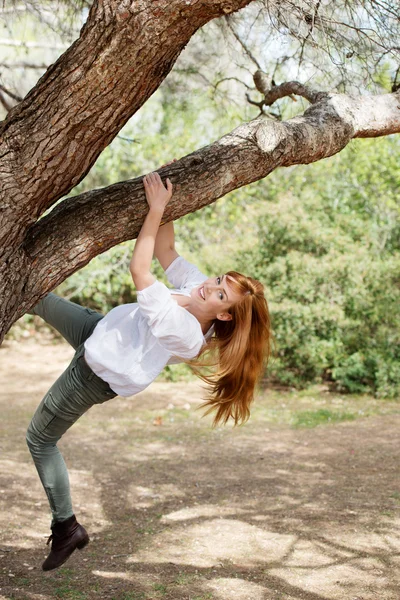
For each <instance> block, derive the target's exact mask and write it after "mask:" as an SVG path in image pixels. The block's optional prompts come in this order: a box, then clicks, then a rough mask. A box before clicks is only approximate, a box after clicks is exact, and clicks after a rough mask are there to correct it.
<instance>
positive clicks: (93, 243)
mask: <svg viewBox="0 0 400 600" xmlns="http://www.w3.org/2000/svg"><path fill="white" fill-rule="evenodd" d="M250 4H252V5H254V7H255V10H256V13H255V14H256V16H257V19H253V25H252V26H251V31H254V32H257V28H256V25H255V23H256V22H257V20H258V19H264V20H265V19H266V20H267V23H266V25H267V30H268V31H272V29H271V28H272V27H273V26H274V27H275V28H278V29H279V30H280V33H282V32H283V33H285V35H287V36H289V39H291V38H290V36H291V35H292V36H293V31H296V36H295V37H294V38H293V39H294V43H298V41H300V45H298V48H299V49H300V56H299V61H298V62H300V64H301V63H304V61H305V60H306V57H307V51H308V48H309V47H313V48H315V47H317V49H318V47H321V48H322V47H323V42H324V40H325V42H326V41H332V44H334V46H333V49H332V50H330V52H329V56H330V58H332V57H333V58H335V55H338V53H339V52H343V51H345V50H346V52H347V54H346V56H347V57H349V56H350V54H351V52H353V48H355V47H357V48H358V51H359V54H360V60H358V61H357V63H355V69H354V70H355V72H357V73H358V74H359V77H360V78H362V77H363V70H362V68H361V67H360V66H359V65H361V64H362V60H363V57H364V60H367V58H368V57H371V55H372V58H376V53H377V52H378V50H377V49H380V50H379V51H380V52H381V54H382V55H385V56H386V57H387V65H386V69H387V70H389V71H393V78H394V77H395V71H396V69H395V66H396V65H395V64H394V62H393V60H394V59H393V56H395V54H396V52H397V51H398V49H397V48H396V46H395V45H393V43H392V37H393V36H394V34H395V29H396V26H397V25H398V21H396V15H395V13H393V11H391V8H390V5H384V4H382V5H380V6H379V9H377V5H376V3H375V2H374V3H371V4H369V3H365V2H364V3H363V4H362V5H360V6H359V7H357V6H356V5H355V3H350V4H346V3H333V4H331V5H329V7H327V8H324V9H322V7H321V6H320V3H319V2H311V1H310V2H308V3H304V2H302V3H301V4H300V3H297V2H294V3H291V4H290V3H276V4H273V3H267V4H259V3H257V4H256V3H251V2H250V1H249V0H247V1H245V0H242V1H240V0H236V1H230V2H228V1H215V0H214V1H211V0H208V1H206V0H203V1H202V2H198V1H194V0H193V1H190V2H178V1H175V2H162V1H160V2H157V3H154V2H147V1H145V0H143V1H142V2H135V3H132V4H129V3H128V4H126V3H123V2H117V1H116V0H114V1H108V2H105V3H101V4H98V3H94V4H93V6H92V8H91V10H90V13H89V15H88V19H87V21H86V23H85V25H84V27H83V29H82V31H81V34H80V37H79V38H78V39H77V40H76V41H75V42H74V43H73V44H72V46H71V47H70V48H69V49H68V50H67V51H66V52H65V54H64V55H62V56H61V57H60V58H59V59H58V61H57V62H56V63H55V64H53V65H51V66H50V67H49V69H48V70H47V71H46V73H45V74H44V75H43V77H42V78H41V79H40V80H39V82H38V83H37V85H36V86H35V87H34V88H33V89H32V90H31V91H30V92H29V93H28V95H27V96H26V98H25V99H24V100H23V101H22V102H20V103H19V104H18V105H16V106H15V107H14V108H13V109H12V110H11V111H10V112H9V114H8V116H7V117H6V119H5V121H4V122H3V123H2V125H1V128H0V131H1V141H2V144H1V146H0V149H1V150H0V162H1V177H2V192H1V193H2V198H1V206H0V209H1V212H0V240H1V246H2V250H1V260H2V263H1V267H0V268H1V289H0V295H1V304H0V306H1V308H0V311H1V319H2V324H3V326H2V335H4V333H5V331H7V329H8V328H9V326H10V324H11V323H12V322H13V321H14V320H15V319H16V318H17V317H18V316H20V315H21V314H22V313H23V312H24V311H25V310H26V309H27V308H28V307H29V306H31V305H32V304H33V303H34V302H35V301H36V300H37V299H38V298H39V297H41V296H42V295H44V294H45V293H46V292H47V291H49V290H50V289H52V288H54V287H55V286H56V285H57V284H58V283H60V282H61V281H62V280H64V279H65V278H66V277H67V276H68V275H69V274H71V273H72V272H74V271H76V270H77V269H79V268H80V267H81V266H83V265H84V264H86V263H87V262H88V261H89V260H90V259H91V258H93V257H94V256H96V255H97V254H99V253H100V252H103V251H105V250H106V249H108V248H110V247H112V246H114V245H115V244H117V243H119V242H121V241H123V240H126V239H129V238H133V237H135V236H136V234H137V232H138V230H139V228H140V225H141V222H142V219H143V216H144V214H145V211H146V205H145V202H144V197H143V189H142V185H141V183H140V179H135V180H131V181H125V182H123V183H119V184H115V185H113V186H110V187H107V188H105V189H100V190H95V191H89V192H85V193H83V194H81V195H78V196H74V197H71V198H68V199H67V200H64V201H63V202H61V203H60V204H58V205H57V206H56V207H55V208H54V209H53V210H52V211H51V212H50V213H49V214H47V215H46V216H43V213H44V212H45V211H46V210H47V209H48V208H49V207H51V206H53V205H54V204H56V203H57V201H58V200H59V199H60V198H62V197H63V196H64V195H65V194H68V193H69V192H70V191H71V189H72V188H73V187H74V186H75V185H76V184H78V183H79V181H81V180H82V178H83V177H84V176H85V175H86V174H87V172H88V171H89V169H90V168H91V166H92V165H93V164H94V162H95V160H96V159H97V157H98V156H99V154H100V152H101V151H102V150H103V149H104V148H105V147H106V146H107V144H109V142H110V141H111V140H112V139H113V138H114V137H115V136H116V135H117V133H118V131H119V130H120V129H121V127H122V126H123V125H124V124H125V123H126V122H127V120H128V119H129V118H130V116H131V115H133V114H134V113H135V112H136V111H137V110H138V108H140V107H141V106H142V105H143V103H144V102H146V100H147V99H148V98H149V97H150V96H151V95H152V93H153V92H154V91H155V90H156V89H157V87H158V86H159V85H160V83H161V82H162V81H163V79H164V78H165V76H166V75H167V74H168V73H169V71H170V70H171V68H172V66H173V65H174V63H175V61H176V59H177V57H178V56H179V54H180V52H181V51H182V49H183V48H184V46H185V45H186V43H187V42H188V41H189V40H190V38H191V37H192V35H193V34H194V33H195V32H196V31H198V30H199V29H200V28H201V27H202V26H204V25H205V24H206V23H207V22H208V21H211V20H213V19H215V18H217V17H220V16H221V15H224V14H230V13H233V12H235V11H237V10H239V9H241V8H243V7H245V6H246V5H250ZM249 8H251V9H252V8H253V7H252V6H251V7H249ZM261 9H263V10H262V11H261ZM350 9H351V10H350ZM265 11H267V12H265ZM382 11H386V12H385V19H381V15H382ZM249 15H250V13H249ZM249 15H246V17H245V18H244V21H241V20H240V19H239V21H238V22H237V23H232V22H231V21H228V22H227V23H225V24H224V25H223V26H224V27H225V28H226V30H227V31H230V32H231V34H232V36H233V39H234V40H235V41H236V43H238V44H239V45H240V47H241V48H242V49H243V50H244V52H245V56H246V57H247V59H249V60H250V61H251V62H252V63H254V64H256V65H257V71H256V73H255V76H254V82H255V87H256V88H257V90H258V92H259V93H260V94H261V97H260V96H259V98H258V99H254V95H253V94H252V95H251V96H249V99H250V101H251V102H252V103H253V104H254V102H256V103H257V111H259V112H262V113H264V112H265V110H266V109H265V107H267V106H270V105H272V101H273V100H276V99H278V98H279V97H294V95H295V94H297V95H300V96H302V97H305V98H306V99H307V101H308V102H310V103H311V107H310V108H309V109H308V110H306V111H305V112H304V114H302V115H300V116H297V117H295V118H293V119H291V120H289V121H285V122H282V121H279V120H278V119H277V117H279V116H280V115H279V113H278V114H272V115H270V117H271V116H272V118H269V117H267V116H265V115H264V114H262V115H261V116H260V117H258V118H256V119H254V120H253V121H250V122H248V123H246V124H244V125H241V126H239V127H238V128H237V129H236V130H234V131H233V132H232V133H230V134H227V135H225V136H223V137H222V138H220V139H219V140H218V141H217V142H214V143H212V144H210V145H209V146H207V147H205V148H203V149H202V150H199V151H196V152H194V153H192V154H190V155H188V156H186V157H184V158H183V159H181V160H180V161H179V162H178V163H176V164H175V165H173V166H172V167H171V168H169V169H167V170H166V171H165V172H167V171H168V174H169V176H170V177H171V179H172V180H173V181H174V182H175V183H176V193H175V196H174V200H173V202H172V203H171V206H170V207H169V209H168V213H167V215H166V217H167V218H168V219H176V218H178V217H180V216H182V215H183V214H186V213H188V212H191V211H193V210H197V209H198V208H200V207H202V206H205V205H207V204H210V203H211V202H213V201H214V200H216V199H217V198H219V197H221V196H223V195H225V194H226V193H227V192H229V191H231V190H233V189H236V188H238V187H241V186H244V185H246V184H248V183H251V182H253V181H256V180H258V179H260V178H262V177H265V176H266V175H268V174H269V173H271V172H272V171H273V170H275V169H276V168H277V167H279V166H289V165H292V164H297V163H310V162H314V161H317V160H320V159H321V158H324V157H327V156H330V155H332V154H334V153H336V152H339V151H340V150H341V149H342V148H344V147H345V146H346V145H347V143H348V142H349V141H350V140H351V139H353V138H354V137H375V136H381V135H387V134H389V133H393V132H398V131H399V130H400V111H399V92H398V91H397V83H396V82H394V83H393V91H392V92H391V93H380V94H376V95H374V96H358V97H356V96H354V95H345V94H335V93H331V92H330V93H326V92H324V93H319V92H316V91H315V90H314V89H313V87H312V86H305V85H300V84H299V83H296V82H290V81H287V82H286V83H285V84H284V85H276V80H275V76H276V73H282V74H284V73H285V68H284V67H285V65H286V68H287V71H286V73H287V74H289V75H292V74H293V67H292V66H291V65H292V63H291V60H290V56H289V57H288V58H287V59H286V58H285V57H284V58H282V59H280V61H278V62H277V63H276V65H277V66H274V71H273V72H272V73H268V74H266V73H265V71H264V65H262V64H261V61H260V60H259V59H257V58H255V55H254V53H253V50H252V45H253V44H256V45H257V44H258V45H260V43H261V40H260V38H259V34H257V35H255V38H254V40H253V39H251V40H250V41H251V43H249V41H248V39H243V35H244V25H243V23H248V20H247V19H248V18H249ZM265 15H267V16H265ZM378 17H379V19H380V20H381V21H382V23H384V26H382V27H380V26H379V27H378V26H376V27H375V28H372V19H373V18H374V19H375V22H378V23H379V22H380V21H379V19H378ZM376 19H378V21H376ZM296 23H297V25H296ZM342 28H344V30H346V31H347V30H348V31H349V32H351V34H350V33H349V34H348V35H347V36H346V35H345V34H344V33H342ZM246 35H247V34H246ZM246 35H245V37H246ZM247 38H249V35H247ZM268 39H269V38H268ZM393 39H394V38H393ZM360 40H364V44H365V48H366V50H365V55H363V54H362V53H360V49H361V50H362V49H363V46H362V44H361V45H360ZM271 43H273V42H271ZM350 43H351V44H352V46H351V48H350V47H349V44H350ZM391 57H392V58H391ZM346 60H349V58H347V59H346ZM381 60H382V59H380V60H379V61H378V63H377V64H378V66H379V63H380V62H381ZM189 68H190V67H189ZM247 68H248V67H247ZM279 69H280V70H279ZM342 70H343V71H346V65H344V67H343V69H342ZM182 71H183V72H184V71H185V69H182ZM186 72H187V67H186ZM380 73H382V69H381V70H380ZM178 75H179V74H178ZM272 75H274V77H272ZM195 76H200V77H206V76H205V75H204V74H203V73H201V71H200V70H197V72H196V73H195ZM234 78H235V81H236V79H239V81H240V83H239V82H238V85H239V86H241V85H243V83H244V85H247V86H248V87H251V86H250V84H249V83H247V82H246V78H245V77H244V78H238V77H236V73H235V75H234ZM207 79H209V78H207ZM288 79H291V77H288ZM352 79H353V82H355V83H357V78H356V77H355V76H352ZM222 83H223V82H219V81H218V82H213V81H211V85H212V86H214V89H218V88H219V87H220V86H221V85H222ZM366 83H367V84H368V82H366ZM384 83H385V82H384ZM340 85H343V84H342V83H341V82H338V84H337V86H338V88H340ZM375 85H376V86H378V85H379V82H378V83H375ZM188 87H189V92H190V86H188ZM367 87H368V86H367ZM380 87H381V90H380V91H381V92H382V91H383V89H382V86H380ZM233 89H235V88H233ZM229 92H230V93H232V90H231V89H230V90H229ZM290 102H291V101H290ZM253 104H251V106H253ZM301 108H302V107H301V106H300V110H301ZM281 112H282V109H281ZM40 217H42V218H40Z"/></svg>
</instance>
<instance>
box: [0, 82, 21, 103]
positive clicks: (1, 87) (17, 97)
mask: <svg viewBox="0 0 400 600" xmlns="http://www.w3.org/2000/svg"><path fill="white" fill-rule="evenodd" d="M0 90H1V91H2V92H4V93H5V94H7V96H10V98H12V99H13V100H16V101H17V102H21V100H22V98H21V96H17V94H14V92H11V91H10V90H8V89H7V88H6V87H4V85H1V83H0Z"/></svg>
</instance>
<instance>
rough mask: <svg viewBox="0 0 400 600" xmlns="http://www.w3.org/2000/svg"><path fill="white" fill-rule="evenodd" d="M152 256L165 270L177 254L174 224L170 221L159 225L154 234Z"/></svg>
mask: <svg viewBox="0 0 400 600" xmlns="http://www.w3.org/2000/svg"><path fill="white" fill-rule="evenodd" d="M154 256H155V257H156V258H157V259H158V261H159V263H160V265H161V266H162V268H163V269H164V271H166V270H167V269H168V267H169V265H170V264H171V263H172V262H173V261H174V260H175V259H176V258H177V257H178V256H179V254H178V253H177V251H176V250H175V235H174V224H173V222H172V221H171V222H170V223H166V224H165V225H161V227H160V229H159V230H158V233H157V236H156V243H155V246H154Z"/></svg>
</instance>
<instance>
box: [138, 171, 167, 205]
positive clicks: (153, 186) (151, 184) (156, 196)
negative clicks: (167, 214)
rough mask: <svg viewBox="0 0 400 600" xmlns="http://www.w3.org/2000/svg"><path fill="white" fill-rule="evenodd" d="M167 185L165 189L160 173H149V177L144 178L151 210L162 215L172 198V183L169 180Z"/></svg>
mask: <svg viewBox="0 0 400 600" xmlns="http://www.w3.org/2000/svg"><path fill="white" fill-rule="evenodd" d="M166 184H167V187H166V188H165V187H164V184H163V182H162V181H161V177H160V176H159V174H158V173H149V175H146V176H145V177H144V178H143V185H144V190H145V192H146V200H147V204H148V205H149V207H150V210H154V211H157V212H160V213H161V214H162V213H163V212H164V209H165V207H166V206H167V204H168V202H169V201H170V200H171V196H172V183H171V181H170V180H169V179H167V180H166Z"/></svg>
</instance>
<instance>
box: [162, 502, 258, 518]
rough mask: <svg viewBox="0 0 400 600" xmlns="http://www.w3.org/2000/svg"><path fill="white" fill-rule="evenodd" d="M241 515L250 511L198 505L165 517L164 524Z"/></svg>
mask: <svg viewBox="0 0 400 600" xmlns="http://www.w3.org/2000/svg"><path fill="white" fill-rule="evenodd" d="M241 513H245V514H246V515H247V514H248V511H247V510H245V509H242V508H234V507H230V506H218V505H212V504H210V505H208V506H207V505H201V504H199V505H196V506H190V507H186V508H182V509H181V510H177V511H174V512H172V513H169V514H166V515H164V517H163V518H162V522H168V521H189V520H191V519H198V518H199V517H222V516H227V515H232V516H233V515H240V514H241Z"/></svg>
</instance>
